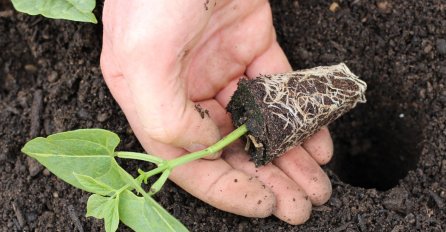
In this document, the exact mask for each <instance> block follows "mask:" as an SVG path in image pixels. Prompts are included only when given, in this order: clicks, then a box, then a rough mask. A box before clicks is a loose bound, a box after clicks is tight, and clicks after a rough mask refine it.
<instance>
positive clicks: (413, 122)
mask: <svg viewBox="0 0 446 232" xmlns="http://www.w3.org/2000/svg"><path fill="white" fill-rule="evenodd" d="M395 98H398V97H388V96H387V99H386V101H383V99H382V96H381V97H377V98H375V99H373V98H372V99H368V102H367V104H365V105H360V106H359V107H358V108H357V109H355V110H354V111H353V112H352V114H351V115H348V114H347V117H344V118H342V119H341V120H340V122H339V123H336V124H335V125H334V126H333V139H334V142H335V154H334V157H333V161H332V162H331V164H330V165H329V167H330V169H332V170H333V171H334V172H335V173H336V175H338V177H339V178H340V179H341V180H342V181H343V182H345V183H348V184H350V185H353V186H357V187H363V188H376V189H377V190H381V191H384V190H388V189H390V188H392V187H394V186H396V185H397V184H398V182H399V180H400V179H402V178H404V177H405V176H406V175H407V173H408V172H409V171H410V170H413V169H415V168H416V166H417V163H418V160H419V156H420V153H421V145H420V144H421V139H422V137H421V130H420V128H422V127H421V125H420V122H419V120H417V119H416V118H415V117H411V116H408V115H404V114H403V113H402V110H401V109H399V108H401V107H399V106H400V105H401V101H399V100H401V99H395ZM389 102H390V103H389ZM392 102H395V103H392ZM396 102H398V103H396ZM412 112H413V111H412Z"/></svg>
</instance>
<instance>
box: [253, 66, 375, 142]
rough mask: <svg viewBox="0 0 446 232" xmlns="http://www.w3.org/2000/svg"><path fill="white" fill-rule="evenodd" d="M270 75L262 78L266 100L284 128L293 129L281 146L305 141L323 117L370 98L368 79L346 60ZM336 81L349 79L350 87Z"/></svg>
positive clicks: (342, 81) (340, 111) (331, 115)
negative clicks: (361, 77)
mask: <svg viewBox="0 0 446 232" xmlns="http://www.w3.org/2000/svg"><path fill="white" fill-rule="evenodd" d="M266 77H267V78H261V79H262V82H260V83H261V84H262V85H263V86H264V87H265V92H266V95H265V97H264V99H263V102H264V103H265V104H267V105H268V106H269V108H270V110H271V111H272V113H273V115H274V116H276V117H277V118H279V119H280V120H283V121H284V122H285V123H284V128H283V129H286V128H288V127H291V129H292V133H290V134H289V135H287V137H286V138H285V139H284V140H283V141H282V144H281V145H280V147H282V146H290V145H297V144H296V143H300V142H302V141H300V140H302V139H306V137H305V138H304V137H303V136H305V135H308V134H313V133H315V132H316V131H317V130H318V129H319V128H320V126H321V125H319V123H320V122H321V121H327V120H329V119H331V118H333V117H334V116H333V113H334V112H335V111H336V112H339V114H338V115H335V116H336V117H338V116H340V115H341V114H342V113H345V112H346V111H348V110H350V109H351V108H353V107H355V106H356V104H357V103H358V102H360V103H364V102H365V101H366V99H365V94H364V93H365V90H366V88H367V85H366V83H365V82H363V81H362V80H360V79H359V78H358V77H357V76H356V75H354V74H353V73H352V72H351V71H350V70H349V69H348V67H347V66H346V65H345V64H344V63H341V64H338V65H333V66H324V67H316V68H312V69H306V70H300V71H295V72H291V73H285V74H277V75H272V76H266ZM268 77H269V78H268ZM291 81H293V83H292V84H291V83H290V82H291ZM295 82H297V84H296V83H295ZM289 83H290V84H289ZM299 83H305V84H302V85H299ZM336 83H338V84H340V83H348V87H350V88H345V86H343V87H344V88H340V87H339V86H336ZM352 87H353V88H352ZM306 88H310V89H306ZM320 88H323V89H322V90H321V89H320ZM278 109H281V110H278ZM283 110H286V114H283ZM324 119H326V120H324ZM250 140H251V142H252V143H253V144H254V146H256V147H257V146H258V145H259V144H257V145H256V143H257V142H256V141H255V138H251V137H250ZM262 146H263V145H262Z"/></svg>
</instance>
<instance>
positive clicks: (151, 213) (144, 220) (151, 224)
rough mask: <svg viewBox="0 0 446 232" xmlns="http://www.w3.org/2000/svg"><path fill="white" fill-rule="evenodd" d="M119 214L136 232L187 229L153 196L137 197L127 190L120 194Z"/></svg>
mask: <svg viewBox="0 0 446 232" xmlns="http://www.w3.org/2000/svg"><path fill="white" fill-rule="evenodd" d="M119 215H120V218H121V221H122V222H123V223H124V224H126V225H127V226H128V227H130V228H131V229H133V230H134V231H136V232H139V231H175V232H177V231H179V232H181V231H188V230H187V228H186V227H185V226H184V225H183V224H181V222H180V221H178V220H177V219H176V218H174V217H173V216H172V215H170V214H169V212H167V211H166V210H165V209H164V208H163V207H162V206H160V205H159V204H158V203H157V202H156V201H155V200H153V198H151V197H146V198H144V197H138V196H136V195H135V194H134V193H133V192H131V191H128V190H124V191H123V192H122V193H121V194H120V200H119Z"/></svg>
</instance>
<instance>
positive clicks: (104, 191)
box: [73, 173, 117, 196]
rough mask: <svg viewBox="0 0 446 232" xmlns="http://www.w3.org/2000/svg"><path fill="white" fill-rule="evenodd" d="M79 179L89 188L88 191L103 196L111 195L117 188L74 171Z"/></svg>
mask: <svg viewBox="0 0 446 232" xmlns="http://www.w3.org/2000/svg"><path fill="white" fill-rule="evenodd" d="M73 174H74V176H75V177H76V179H77V181H78V182H79V183H80V184H81V185H82V186H84V188H85V189H87V191H88V192H91V193H96V194H100V195H103V196H106V195H109V194H111V193H112V192H115V191H116V190H117V189H113V188H112V187H110V186H108V185H107V184H104V183H103V182H101V181H99V180H96V179H94V178H92V177H91V176H86V175H82V174H77V173H73Z"/></svg>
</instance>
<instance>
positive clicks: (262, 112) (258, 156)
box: [22, 64, 365, 231]
mask: <svg viewBox="0 0 446 232" xmlns="http://www.w3.org/2000/svg"><path fill="white" fill-rule="evenodd" d="M364 91H365V83H364V82H362V81H360V80H359V79H357V77H356V76H354V75H353V74H352V73H351V72H350V71H349V70H348V69H347V67H346V66H345V65H344V64H340V65H336V66H330V67H319V68H315V69H309V70H303V71H299V72H292V73H286V74H279V75H272V76H262V77H260V78H258V79H255V80H241V81H240V83H239V86H238V89H237V91H236V92H235V94H234V96H233V97H232V100H231V102H230V104H229V106H228V110H229V111H230V112H232V117H233V119H234V124H235V125H236V126H237V127H238V128H237V129H235V130H234V131H233V132H232V133H230V134H229V135H227V136H226V137H224V138H223V139H221V140H220V141H218V142H217V143H215V144H214V145H212V146H210V147H208V148H206V149H204V150H201V151H198V152H193V153H190V154H187V155H184V156H181V157H178V158H176V159H173V160H164V159H161V158H159V157H157V156H154V155H148V154H143V153H137V152H126V151H115V149H116V147H117V146H118V144H119V141H120V139H119V137H118V136H117V135H116V134H115V133H113V132H110V131H107V130H102V129H80V130H74V131H68V132H62V133H57V134H54V135H50V136H48V137H46V138H42V137H38V138H35V139H33V140H31V141H29V142H28V143H26V144H25V146H24V147H23V149H22V152H24V153H25V154H27V155H29V156H31V157H33V158H35V159H36V160H38V161H39V162H40V163H41V164H43V165H44V166H45V167H46V168H48V169H49V170H50V171H51V172H52V173H54V174H55V175H56V176H58V177H59V178H61V179H62V180H64V181H65V182H67V183H69V184H71V185H73V186H75V187H77V188H80V189H83V190H85V191H87V192H90V193H92V195H91V196H90V197H89V199H88V202H87V216H92V217H95V218H98V219H104V223H105V230H106V231H116V229H117V228H118V225H119V221H121V222H122V223H124V224H125V225H127V226H129V227H130V228H132V229H133V230H135V231H187V229H186V227H184V225H182V224H181V223H180V222H179V221H178V220H177V219H175V218H174V217H173V216H171V215H170V214H169V213H168V212H167V211H166V210H165V209H164V208H162V206H160V205H159V204H158V203H157V202H156V201H154V200H153V198H152V197H151V196H152V195H153V194H155V193H157V192H158V191H159V190H160V189H161V187H162V186H163V185H164V183H165V182H166V180H167V178H168V177H169V174H170V173H171V172H172V170H173V169H174V168H175V167H177V166H179V165H182V164H185V163H188V162H191V161H193V160H197V159H200V158H203V157H205V156H207V155H210V154H213V153H216V152H218V151H220V150H222V149H223V148H224V147H226V146H227V145H229V144H230V143H232V142H234V141H235V140H237V139H238V138H240V137H242V136H243V135H245V134H247V136H246V140H247V143H246V150H247V151H249V152H250V154H251V155H252V157H253V160H254V162H255V163H256V165H262V164H265V163H267V162H269V161H271V160H272V159H273V158H274V157H276V156H278V155H280V154H281V153H283V152H284V151H286V150H287V149H289V148H290V147H292V146H295V145H297V144H299V143H301V142H302V141H303V140H304V139H306V138H308V137H309V136H311V134H313V133H315V132H316V131H317V130H319V129H320V128H321V127H322V126H324V125H326V124H328V123H330V122H331V121H333V120H334V119H336V118H337V117H339V116H340V115H341V114H342V113H345V112H346V111H348V110H349V109H351V108H353V107H354V106H355V105H356V103H357V102H364V101H365V98H364ZM115 158H121V159H134V160H141V161H146V162H151V163H154V164H156V165H157V168H155V169H153V170H149V171H143V170H141V169H139V170H138V173H139V176H137V177H133V176H131V175H130V174H129V173H128V172H127V171H125V170H124V169H123V168H122V167H121V166H119V164H118V163H117V162H116V159H115ZM158 174H159V175H160V176H159V178H158V179H157V180H156V181H155V182H154V183H153V184H152V185H151V186H150V188H149V190H148V191H147V192H146V191H145V190H144V189H143V187H142V183H143V182H144V183H145V184H147V180H148V179H149V178H150V177H153V176H155V175H158Z"/></svg>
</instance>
